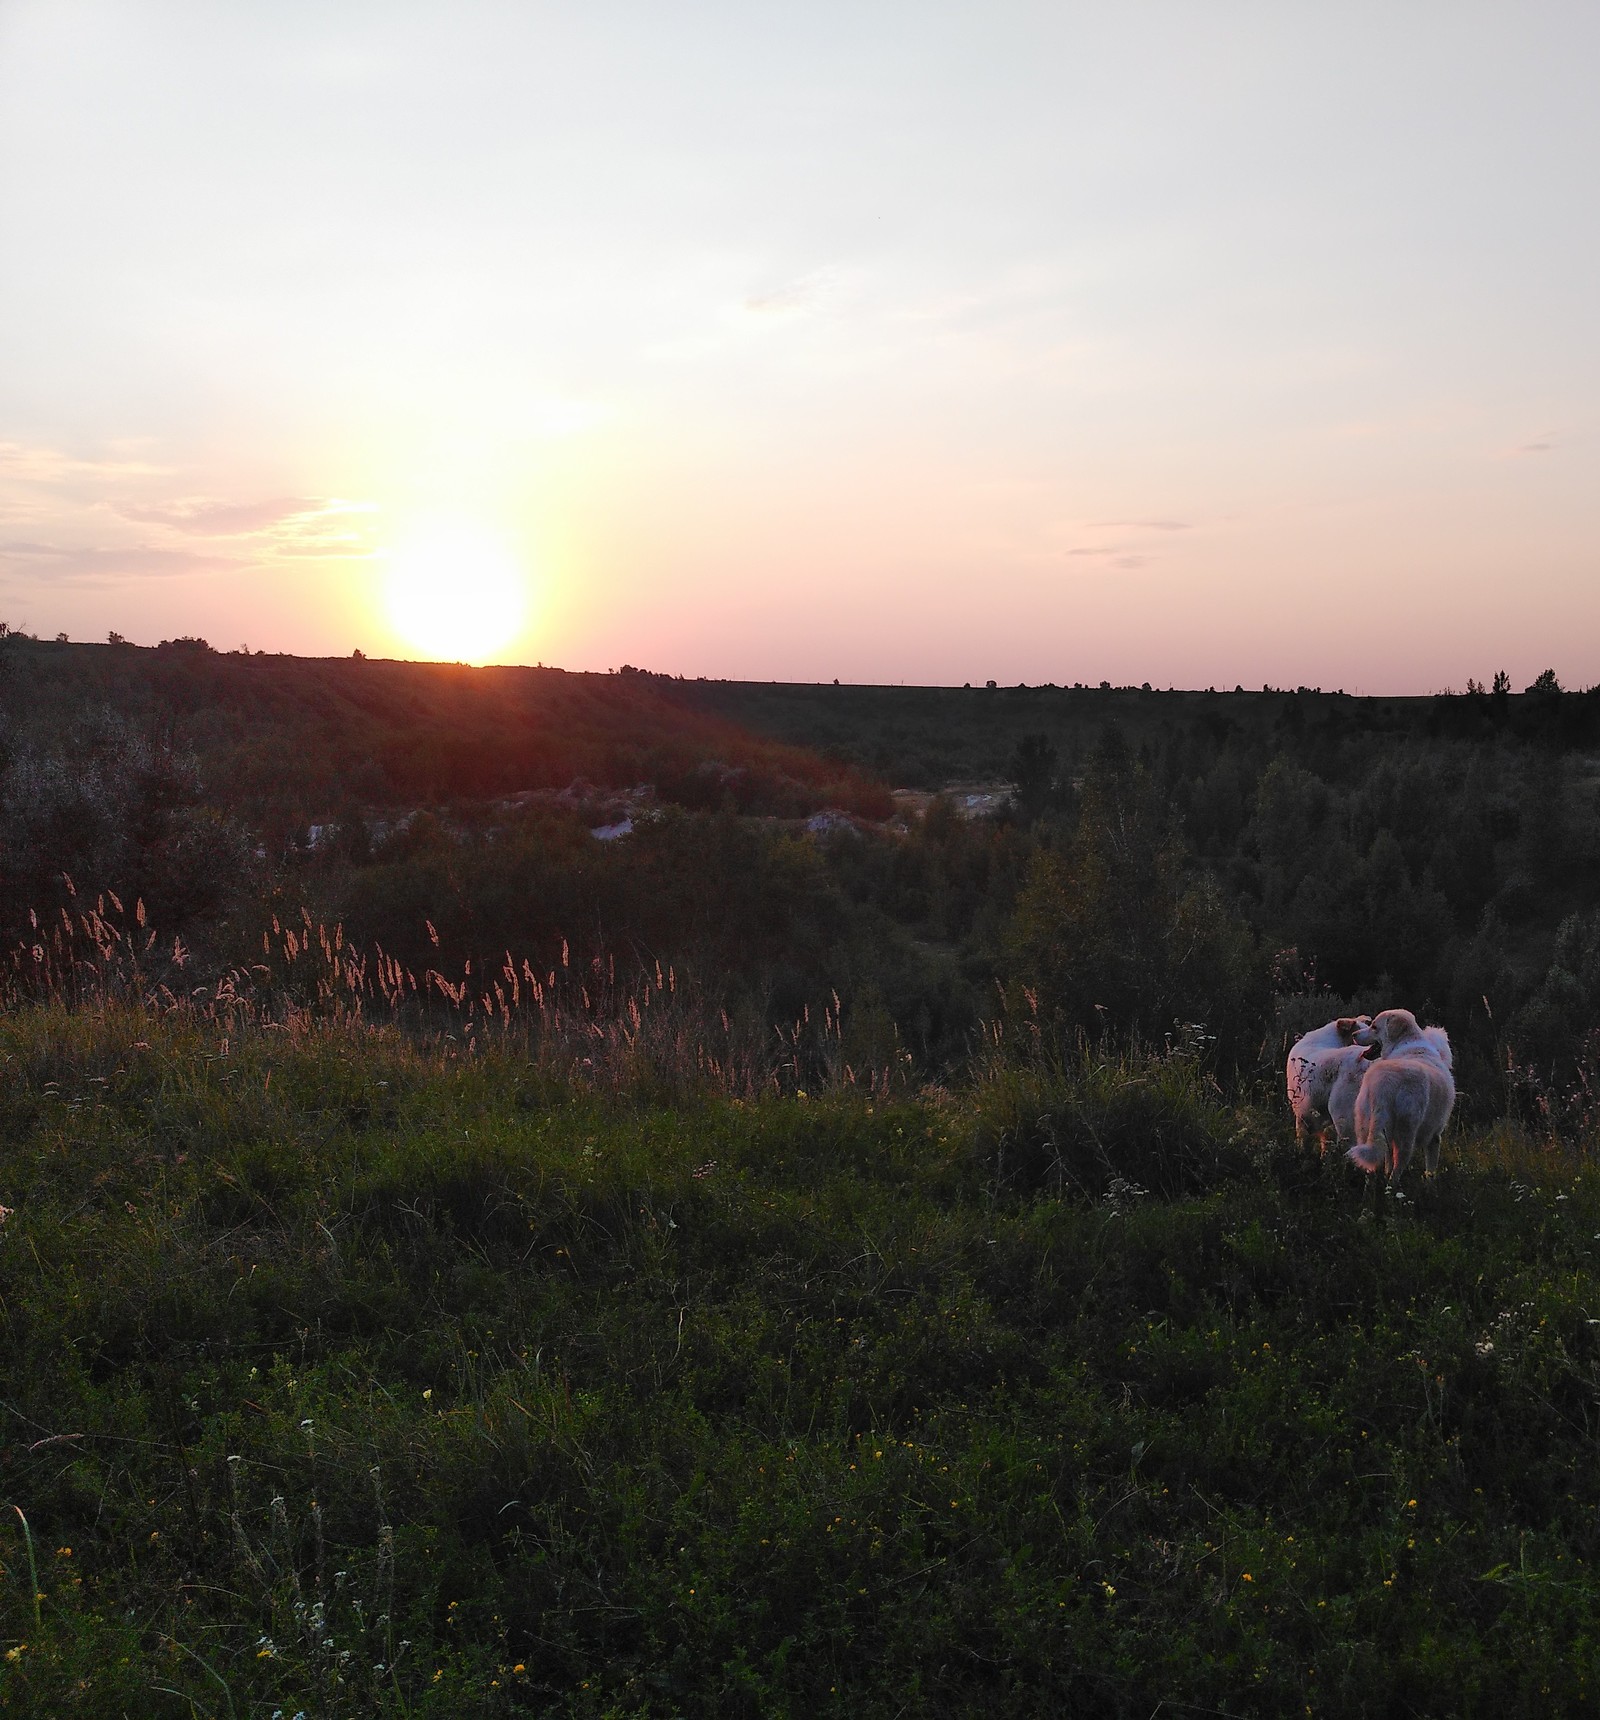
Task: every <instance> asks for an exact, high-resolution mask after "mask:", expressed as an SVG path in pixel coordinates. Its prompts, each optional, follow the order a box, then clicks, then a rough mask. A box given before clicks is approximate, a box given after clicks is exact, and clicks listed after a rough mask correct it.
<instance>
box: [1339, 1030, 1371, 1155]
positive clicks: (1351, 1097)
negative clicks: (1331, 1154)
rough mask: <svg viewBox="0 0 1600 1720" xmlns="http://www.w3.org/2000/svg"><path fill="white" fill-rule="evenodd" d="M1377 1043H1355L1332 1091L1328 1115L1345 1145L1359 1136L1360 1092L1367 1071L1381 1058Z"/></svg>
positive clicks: (1346, 1057)
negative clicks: (1358, 1095)
mask: <svg viewBox="0 0 1600 1720" xmlns="http://www.w3.org/2000/svg"><path fill="white" fill-rule="evenodd" d="M1377 1058H1378V1051H1377V1047H1376V1046H1372V1047H1363V1046H1360V1045H1353V1046H1351V1048H1350V1049H1349V1051H1347V1052H1344V1053H1342V1054H1341V1060H1340V1063H1339V1072H1338V1074H1337V1075H1335V1076H1334V1080H1333V1086H1332V1088H1331V1089H1330V1090H1329V1092H1328V1115H1329V1117H1330V1118H1332V1120H1333V1132H1334V1134H1335V1135H1336V1136H1337V1137H1338V1141H1339V1145H1340V1146H1341V1147H1349V1146H1351V1145H1352V1144H1353V1143H1354V1141H1355V1138H1356V1095H1357V1094H1358V1093H1359V1092H1360V1091H1361V1083H1362V1081H1363V1080H1365V1078H1366V1073H1367V1070H1368V1069H1369V1068H1370V1067H1371V1066H1372V1064H1373V1063H1375V1062H1376V1061H1377Z"/></svg>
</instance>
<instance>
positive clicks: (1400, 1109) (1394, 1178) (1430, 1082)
mask: <svg viewBox="0 0 1600 1720" xmlns="http://www.w3.org/2000/svg"><path fill="white" fill-rule="evenodd" d="M1455 1102H1456V1088H1455V1082H1454V1080H1452V1078H1451V1076H1450V1072H1449V1070H1447V1069H1446V1068H1445V1067H1444V1066H1443V1064H1442V1063H1441V1062H1440V1060H1439V1059H1438V1058H1437V1056H1434V1055H1414V1056H1404V1057H1388V1056H1385V1057H1382V1058H1380V1059H1379V1060H1378V1061H1377V1062H1376V1063H1369V1064H1368V1065H1367V1069H1366V1073H1365V1075H1364V1077H1363V1079H1362V1082H1361V1088H1360V1091H1359V1092H1358V1093H1357V1094H1356V1104H1355V1134H1356V1144H1355V1146H1353V1147H1352V1148H1351V1149H1350V1151H1349V1154H1348V1157H1349V1158H1350V1160H1351V1162H1352V1163H1353V1164H1357V1165H1360V1166H1361V1168H1362V1169H1363V1170H1366V1171H1377V1170H1387V1171H1388V1172H1389V1179H1390V1181H1391V1182H1392V1183H1395V1184H1398V1183H1399V1181H1400V1179H1401V1177H1402V1176H1403V1175H1404V1174H1405V1170H1406V1166H1407V1165H1409V1164H1410V1162H1411V1157H1412V1154H1413V1153H1414V1152H1415V1151H1416V1148H1417V1143H1418V1142H1419V1141H1420V1142H1422V1143H1423V1145H1424V1147H1425V1148H1426V1150H1427V1160H1428V1164H1427V1168H1428V1170H1429V1172H1430V1174H1431V1173H1432V1171H1433V1170H1434V1169H1435V1168H1436V1166H1437V1162H1438V1149H1439V1136H1440V1135H1441V1134H1442V1133H1443V1132H1444V1127H1445V1124H1446V1123H1448V1122H1449V1120H1450V1113H1451V1111H1452V1110H1453V1109H1454V1108H1455Z"/></svg>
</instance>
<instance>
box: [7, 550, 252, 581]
mask: <svg viewBox="0 0 1600 1720" xmlns="http://www.w3.org/2000/svg"><path fill="white" fill-rule="evenodd" d="M239 565H240V564H239V561H238V559H237V558H236V557H233V556H227V555H217V554H207V553H205V552H204V551H197V550H183V549H163V548H160V547H157V546H154V545H149V544H135V545H131V546H128V547H126V548H118V547H116V546H112V545H103V544H89V545H69V544H53V543H35V542H29V541H26V540H23V541H18V542H12V543H0V574H4V575H6V576H8V577H10V578H12V579H17V580H21V581H25V582H28V583H30V584H37V585H46V584H48V585H63V584H70V585H115V584H119V583H121V582H122V581H124V580H127V579H150V578H172V577H175V576H179V575H182V574H190V573H222V572H229V571H232V570H234V569H237V568H238V566H239Z"/></svg>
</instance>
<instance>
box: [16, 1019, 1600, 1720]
mask: <svg viewBox="0 0 1600 1720" xmlns="http://www.w3.org/2000/svg"><path fill="white" fill-rule="evenodd" d="M0 1071H3V1076H4V1078H3V1082H0V1122H3V1127H0V1200H3V1203H4V1208H5V1210H4V1213H3V1217H0V1223H3V1231H0V1307H3V1308H4V1311H5V1322H6V1352H5V1359H4V1361H3V1363H0V1442H3V1443H0V1463H3V1465H4V1472H5V1475H6V1495H5V1497H6V1501H7V1504H8V1505H9V1506H11V1507H14V1509H13V1510H8V1511H7V1513H6V1520H5V1522H4V1523H0V1557H3V1560H4V1572H5V1580H4V1584H3V1586H0V1637H3V1641H4V1658H3V1659H0V1709H4V1711H5V1712H7V1713H11V1714H16V1715H18V1716H25V1715H26V1716H38V1717H40V1720H44V1717H47V1716H48V1717H51V1720H53V1717H55V1716H59V1715H64V1714H68V1713H71V1714H74V1715H80V1716H84V1717H85V1720H100V1717H102V1716H103V1717H105V1720H124V1717H127V1716H134V1715H137V1716H140V1717H145V1716H148V1717H151V1720H166V1717H168V1716H170V1717H171V1720H195V1717H196V1716H211V1717H216V1720H221V1717H222V1716H228V1717H229V1720H241V1717H243V1716H245V1715H247V1714H249V1715H262V1716H266V1715H269V1714H271V1713H273V1712H275V1711H276V1712H281V1713H282V1714H284V1715H290V1714H295V1713H304V1714H306V1715H307V1716H308V1717H309V1716H311V1715H316V1716H318V1717H319V1720H345V1717H356V1716H377V1715H394V1716H402V1715H409V1716H412V1717H414V1720H424V1717H435V1720H446V1717H451V1720H453V1717H455V1716H459V1715H463V1714H469V1713H470V1714H487V1715H516V1714H544V1715H549V1714H560V1715H568V1716H573V1717H579V1720H603V1717H608V1716H628V1717H630V1720H672V1717H685V1720H690V1717H693V1720H713V1717H716V1720H723V1717H725V1716H729V1715H743V1716H749V1717H751V1720H756V1717H758V1716H760V1717H765V1716H791V1717H793V1720H800V1717H802V1716H812V1715H824V1716H846V1715H848V1716H852V1717H856V1720H860V1717H867V1720H874V1717H878V1716H882V1717H883V1720H890V1717H892V1716H896V1715H903V1714H904V1713H906V1712H907V1705H908V1704H910V1705H911V1707H912V1708H913V1709H914V1710H915V1712H917V1713H918V1714H923V1715H930V1716H978V1715H985V1716H992V1715H994V1714H997V1713H1002V1714H1005V1715H1008V1716H1018V1717H1038V1720H1044V1717H1047V1716H1048V1717H1054V1716H1056V1715H1059V1714H1062V1713H1092V1714H1094V1715H1096V1716H1112V1717H1119V1716H1126V1717H1128V1720H1148V1716H1149V1715H1150V1714H1152V1713H1155V1712H1167V1711H1170V1712H1174V1713H1180V1714H1183V1713H1207V1714H1215V1713H1225V1714H1232V1715H1237V1716H1241V1717H1243V1716H1259V1717H1261V1720H1277V1717H1278V1716H1282V1715H1284V1714H1290V1713H1294V1714H1299V1713H1304V1712H1307V1711H1309V1712H1310V1713H1312V1714H1314V1715H1316V1716H1319V1717H1340V1716H1350V1717H1352V1720H1353V1717H1355V1716H1364V1715H1371V1714H1374V1713H1392V1714H1407V1715H1416V1716H1435V1715H1436V1716H1450V1717H1456V1716H1462V1715H1488V1714H1495V1715H1498V1716H1502V1717H1504V1720H1511V1717H1513V1716H1524V1715H1526V1716H1533V1715H1539V1716H1545V1715H1554V1714H1574V1715H1575V1714H1579V1713H1583V1712H1587V1711H1589V1710H1590V1707H1591V1704H1592V1699H1593V1692H1594V1691H1595V1689H1596V1680H1597V1678H1600V1664H1597V1658H1600V1657H1597V1650H1596V1642H1595V1634H1594V1617H1595V1608H1596V1605H1597V1603H1600V1590H1597V1586H1596V1578H1595V1561H1596V1558H1597V1557H1600V1530H1597V1523H1600V1479H1597V1474H1596V1470H1595V1466H1594V1464H1593V1462H1592V1460H1591V1459H1592V1443H1593V1438H1592V1435H1593V1425H1594V1416H1595V1403H1594V1386H1595V1378H1596V1370H1597V1368H1600V1348H1597V1345H1600V1339H1597V1337H1596V1330H1597V1329H1596V1327H1595V1324H1594V1320H1593V1317H1592V1314H1593V1310H1594V1308H1595V1307H1596V1306H1600V1277H1597V1273H1596V1258H1597V1256H1596V1243H1595V1241H1594V1233H1595V1232H1596V1231H1597V1230H1600V1185H1597V1183H1596V1179H1595V1174H1594V1171H1593V1169H1592V1167H1591V1166H1590V1165H1589V1163H1588V1160H1587V1158H1586V1157H1579V1156H1568V1155H1566V1154H1563V1153H1557V1152H1552V1151H1551V1150H1550V1149H1549V1147H1548V1146H1547V1145H1546V1144H1545V1143H1543V1142H1541V1141H1539V1140H1537V1139H1534V1138H1531V1137H1529V1136H1526V1135H1524V1134H1521V1133H1519V1132H1518V1131H1515V1130H1508V1129H1506V1128H1503V1127H1502V1128H1499V1129H1497V1130H1495V1131H1491V1132H1489V1133H1486V1134H1482V1135H1477V1136H1473V1135H1468V1136H1467V1137H1465V1138H1460V1137H1458V1138H1457V1139H1455V1140H1454V1141H1453V1142H1452V1144H1451V1146H1450V1148H1449V1151H1448V1153H1447V1161H1446V1169H1445V1172H1444V1175H1443V1177H1442V1180H1441V1182H1440V1184H1439V1186H1438V1187H1437V1188H1436V1189H1434V1190H1432V1191H1430V1192H1429V1193H1427V1194H1426V1195H1425V1196H1424V1197H1422V1198H1421V1199H1419V1200H1417V1201H1414V1202H1412V1203H1411V1204H1410V1205H1409V1206H1402V1205H1399V1204H1397V1203H1393V1202H1388V1203H1384V1204H1385V1205H1386V1206H1387V1207H1388V1208H1390V1209H1391V1210H1387V1211H1378V1212H1377V1213H1376V1214H1375V1213H1374V1203H1373V1200H1372V1191H1371V1190H1370V1188H1367V1189H1363V1187H1362V1186H1361V1179H1360V1178H1359V1177H1357V1176H1356V1175H1355V1173H1353V1172H1350V1171H1349V1170H1348V1169H1346V1168H1343V1167H1337V1168H1336V1167H1335V1166H1332V1165H1330V1166H1328V1167H1326V1168H1325V1169H1319V1168H1318V1167H1317V1166H1316V1165H1315V1163H1314V1162H1313V1163H1305V1162H1302V1161H1300V1160H1297V1159H1296V1157H1295V1155H1294V1153H1293V1151H1292V1149H1291V1148H1290V1147H1289V1146H1288V1144H1287V1136H1286V1127H1285V1121H1284V1117H1283V1114H1282V1112H1281V1110H1280V1109H1279V1108H1278V1107H1276V1106H1273V1107H1270V1108H1265V1109H1262V1108H1257V1107H1255V1106H1252V1105H1250V1104H1247V1103H1241V1102H1238V1101H1230V1100H1228V1099H1226V1098H1224V1096H1223V1095H1222V1094H1221V1093H1220V1092H1218V1090H1217V1089H1216V1088H1215V1086H1214V1085H1213V1084H1212V1083H1210V1082H1209V1081H1208V1080H1207V1079H1206V1078H1205V1077H1204V1075H1203V1073H1202V1072H1201V1071H1200V1070H1199V1069H1198V1068H1197V1067H1196V1066H1195V1064H1194V1063H1193V1062H1192V1061H1191V1060H1189V1059H1187V1058H1185V1057H1183V1056H1181V1055H1180V1056H1177V1057H1175V1058H1166V1059H1155V1060H1141V1059H1131V1060H1130V1059H1119V1058H1109V1059H1107V1058H1093V1059H1084V1060H1080V1061H1075V1062H1072V1063H1069V1064H1067V1065H1066V1066H1057V1067H1050V1066H1047V1065H1045V1066H1036V1065H1030V1064H1029V1063H1028V1061H1027V1060H1026V1059H1024V1060H1022V1061H1021V1062H1018V1063H1015V1064H1013V1065H1011V1066H1010V1067H1003V1066H1000V1065H993V1066H991V1067H990V1069H989V1070H988V1071H987V1073H986V1074H985V1075H984V1076H983V1078H982V1079H980V1080H979V1081H977V1082H976V1083H975V1084H973V1085H972V1086H970V1087H969V1088H968V1089H966V1090H965V1091H963V1092H962V1093H961V1094H958V1095H952V1094H950V1093H949V1092H938V1091H935V1092H926V1093H901V1094H899V1095H897V1096H889V1097H885V1096H883V1095H882V1094H876V1095H874V1094H872V1093H869V1092H867V1091H865V1090H863V1089H861V1088H852V1087H850V1086H849V1085H847V1084H834V1085H831V1086H830V1085H824V1086H821V1087H815V1086H814V1087H813V1088H812V1089H811V1090H810V1091H809V1092H807V1093H800V1092H797V1091H794V1090H793V1089H792V1088H790V1089H789V1090H788V1091H787V1092H786V1093H783V1094H779V1093H777V1092H774V1091H771V1090H769V1091H768V1092H767V1094H766V1096H765V1097H761V1096H759V1095H757V1096H756V1097H754V1098H748V1097H747V1098H743V1099H740V1098H738V1097H737V1094H736V1093H734V1092H732V1091H730V1090H728V1089H726V1088H723V1089H720V1090H719V1088H718V1086H717V1085H716V1083H715V1082H709V1081H706V1080H705V1079H703V1078H701V1079H698V1080H697V1079H694V1078H692V1077H691V1078H690V1079H689V1080H687V1081H685V1080H684V1079H683V1071H682V1070H680V1071H679V1073H678V1075H677V1076H674V1074H673V1072H672V1069H671V1067H670V1066H669V1065H661V1064H658V1065H657V1066H656V1067H655V1069H654V1071H653V1072H652V1070H651V1069H650V1068H649V1067H648V1066H647V1065H644V1064H638V1065H635V1068H634V1074H633V1076H632V1077H630V1078H625V1079H621V1080H613V1079H611V1078H610V1077H606V1078H597V1077H595V1076H592V1075H586V1074H585V1072H584V1070H583V1069H582V1068H581V1067H579V1066H578V1064H577V1062H576V1061H574V1062H573V1063H572V1064H571V1065H564V1064H563V1062H562V1061H561V1059H560V1058H559V1057H558V1058H555V1059H552V1058H551V1057H550V1056H548V1055H546V1054H544V1053H542V1052H541V1050H540V1041H538V1040H537V1039H534V1040H531V1041H530V1040H524V1039H519V1038H513V1039H509V1040H506V1041H504V1042H502V1043H498V1044H496V1045H492V1046H486V1047H484V1048H483V1049H481V1050H480V1051H479V1053H478V1054H476V1055H467V1054H466V1053H465V1052H464V1050H463V1048H462V1046H461V1045H460V1043H459V1042H455V1041H452V1040H451V1039H449V1038H439V1039H436V1040H433V1041H431V1042H418V1041H415V1040H407V1039H404V1038H401V1037H399V1036H397V1035H395V1034H393V1033H392V1032H389V1031H383V1030H378V1031H371V1030H369V1029H367V1028H366V1027H364V1026H363V1025H361V1024H359V1023H356V1022H346V1023H344V1024H342V1025H340V1024H336V1023H333V1022H326V1021H325V1022H323V1023H322V1024H320V1025H318V1024H317V1023H316V1022H314V1021H313V1020H311V1019H309V1018H307V1017H304V1016H300V1017H294V1016H291V1017H289V1018H288V1019H287V1020H280V1021H278V1022H277V1023H276V1024H275V1025H274V1024H272V1023H269V1022H267V1021H265V1020H263V1019H262V1018H259V1017H252V1016H250V1015H249V1014H248V1013H245V1014H240V1013H238V1012H237V1011H235V1012H231V1013H230V1012H228V1011H220V1012H218V1013H216V1014H215V1015H205V1014H201V1013H197V1012H196V1011H195V1010H193V1009H192V1008H180V1009H177V1010H173V1009H165V1010H158V1011H156V1012H154V1013H146V1012H141V1011H128V1010H125V1009H116V1008H112V1009H109V1010H107V1009H102V1008H96V1009H94V1010H90V1011H85V1012H82V1013H77V1014H73V1013H67V1012H64V1011H62V1010H60V1009H59V1008H46V1009H41V1010H26V1011H23V1012H20V1013H13V1014H11V1015H8V1016H6V1017H5V1018H3V1019H0ZM1414 1192H1415V1191H1414Z"/></svg>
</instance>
